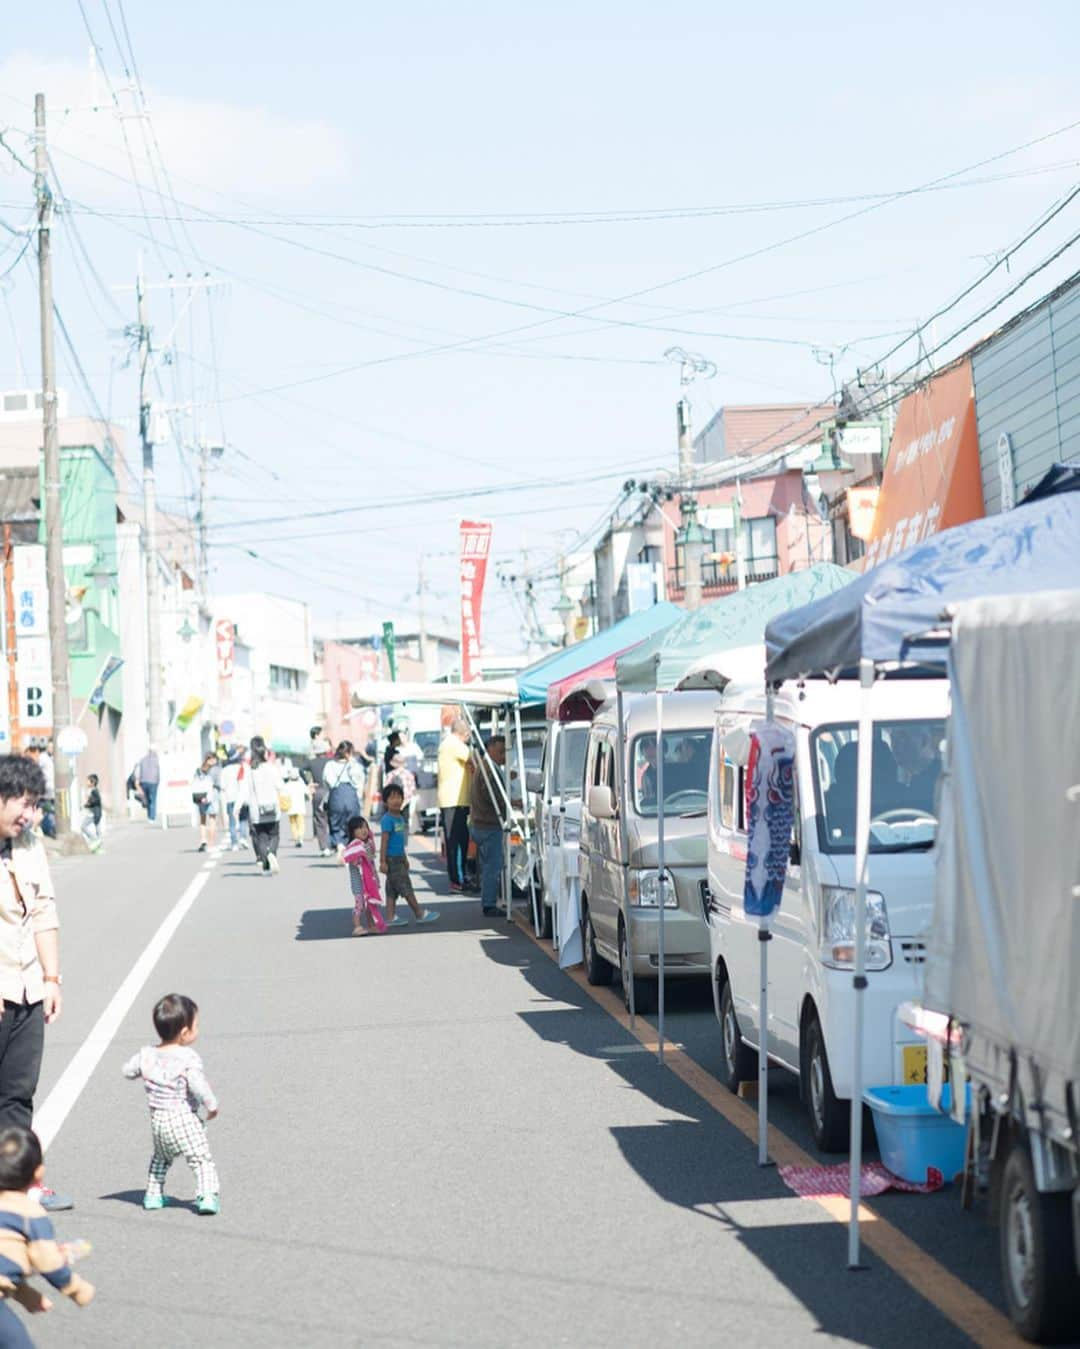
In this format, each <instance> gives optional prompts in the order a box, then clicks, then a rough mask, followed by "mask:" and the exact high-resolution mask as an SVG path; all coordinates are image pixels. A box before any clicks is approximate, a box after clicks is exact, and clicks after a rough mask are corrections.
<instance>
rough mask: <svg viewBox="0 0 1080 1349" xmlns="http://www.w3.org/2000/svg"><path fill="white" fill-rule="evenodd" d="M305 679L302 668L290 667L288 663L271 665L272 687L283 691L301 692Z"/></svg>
mask: <svg viewBox="0 0 1080 1349" xmlns="http://www.w3.org/2000/svg"><path fill="white" fill-rule="evenodd" d="M303 680H304V676H303V674H302V672H301V671H300V670H293V669H290V667H289V666H288V665H271V666H270V687H271V688H272V689H275V690H277V691H279V692H281V693H299V692H300V687H301V684H302V683H303Z"/></svg>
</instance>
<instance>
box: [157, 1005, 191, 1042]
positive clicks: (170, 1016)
mask: <svg viewBox="0 0 1080 1349" xmlns="http://www.w3.org/2000/svg"><path fill="white" fill-rule="evenodd" d="M198 1015H199V1008H198V1005H197V1004H196V1003H195V1002H194V1000H193V999H191V998H188V997H185V996H184V994H183V993H166V994H165V996H164V997H163V998H161V999H160V1000H159V1001H158V1002H157V1004H156V1005H155V1007H154V1029H155V1030H156V1031H157V1033H158V1034H159V1035H160V1036H161V1042H162V1044H166V1045H168V1044H172V1043H173V1041H174V1040H178V1039H179V1038H180V1032H181V1031H183V1030H190V1029H191V1028H192V1026H194V1024H195V1018H196V1017H197V1016H198Z"/></svg>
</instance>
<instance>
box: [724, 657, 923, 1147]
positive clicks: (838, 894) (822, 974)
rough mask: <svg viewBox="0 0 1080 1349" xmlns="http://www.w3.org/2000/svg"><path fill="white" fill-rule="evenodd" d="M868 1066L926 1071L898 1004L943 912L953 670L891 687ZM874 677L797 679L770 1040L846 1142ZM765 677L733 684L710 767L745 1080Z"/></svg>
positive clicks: (879, 729) (880, 761)
mask: <svg viewBox="0 0 1080 1349" xmlns="http://www.w3.org/2000/svg"><path fill="white" fill-rule="evenodd" d="M874 696H875V700H876V702H875V719H876V720H875V727H874V748H873V775H872V792H871V834H870V856H869V887H870V889H869V893H868V896H867V905H868V924H869V926H868V938H869V940H868V945H867V962H866V968H867V980H868V984H867V988H866V990H865V992H864V993H863V995H862V997H863V1008H864V1012H863V1015H864V1018H865V1020H864V1026H865V1029H864V1077H863V1081H864V1082H865V1083H867V1084H868V1085H872V1086H883V1085H892V1084H897V1083H912V1082H922V1081H925V1078H926V1047H925V1045H924V1044H923V1043H922V1042H921V1040H920V1039H919V1037H918V1036H917V1035H915V1034H914V1033H913V1032H912V1031H911V1030H910V1028H908V1027H907V1026H905V1025H904V1024H903V1023H902V1022H901V1021H900V1018H899V1016H898V1009H899V1006H900V1004H901V1003H903V1002H904V1001H905V1000H906V999H909V998H914V997H917V996H918V994H919V990H920V989H921V985H922V973H923V961H924V959H925V953H926V937H927V929H928V927H929V923H930V918H931V913H932V910H933V889H934V864H933V858H932V856H931V851H930V850H931V848H932V846H933V842H934V835H935V830H936V826H937V817H936V814H935V804H934V803H935V787H936V783H937V777H938V774H939V772H940V767H941V749H942V743H943V739H944V733H945V724H946V717H947V715H948V707H949V691H948V682H947V681H946V680H942V679H902V680H900V679H898V680H886V681H882V683H881V684H880V685H879V687H878V688H877V689H876V690H875V695H874ZM858 698H859V690H858V686H857V685H856V684H855V683H854V681H843V680H841V681H839V682H837V683H835V684H832V683H829V682H827V681H825V680H808V681H806V682H805V683H802V684H799V685H798V686H794V685H785V686H783V688H782V690H781V691H780V693H779V694H778V696H777V699H776V702H775V707H774V716H775V719H776V720H777V721H778V722H780V723H781V724H782V725H785V726H787V727H788V728H789V729H790V730H791V731H792V733H793V734H794V737H795V795H796V811H795V827H794V832H793V838H792V847H791V864H790V866H789V868H788V872H787V877H786V880H785V884H784V892H783V899H782V901H781V904H780V908H779V909H778V911H777V913H776V915H775V917H774V920H773V928H772V935H773V940H772V942H771V943H770V945H769V952H768V960H769V990H768V991H769V997H768V1013H769V1024H768V1027H767V1031H766V1033H767V1037H768V1038H767V1041H766V1044H767V1047H768V1053H769V1056H770V1058H771V1059H772V1060H773V1061H774V1062H775V1063H778V1064H780V1065H781V1066H782V1067H784V1068H787V1069H788V1070H789V1071H790V1072H792V1073H795V1074H796V1075H797V1076H798V1078H799V1083H800V1090H801V1093H802V1097H803V1100H804V1101H805V1103H806V1105H807V1107H808V1109H809V1113H810V1122H811V1126H812V1129H813V1134H814V1139H815V1141H816V1143H817V1145H818V1147H819V1148H821V1149H822V1150H823V1151H826V1152H834V1151H839V1150H842V1149H843V1148H844V1147H846V1145H847V1141H848V1134H849V1114H850V1100H851V1092H852V1064H853V1028H854V1013H853V998H854V996H855V995H854V992H853V989H852V966H853V961H854V889H855V856H854V843H855V761H856V756H857V739H858V737H857V716H858V712H857V700H858ZM763 715H764V693H763V691H760V690H759V689H756V688H755V689H745V688H744V689H742V690H739V689H732V690H730V691H727V692H725V695H724V696H723V697H722V698H721V700H720V702H719V704H718V705H717V707H716V713H715V732H714V735H713V740H712V766H711V769H710V774H709V823H708V870H709V879H708V887H709V901H708V913H709V938H710V951H711V970H712V975H713V997H714V1004H715V1009H716V1016H717V1020H718V1021H719V1024H720V1033H721V1050H722V1053H721V1062H722V1076H723V1078H724V1080H725V1082H726V1083H727V1085H728V1086H729V1087H730V1088H731V1089H732V1090H733V1091H734V1090H736V1088H737V1087H738V1085H739V1083H740V1082H741V1081H744V1080H749V1079H752V1078H753V1077H754V1076H755V1075H756V1072H757V1051H758V1045H759V1043H760V1035H761V1018H760V994H759V988H760V967H759V942H758V922H757V919H756V918H754V917H749V918H748V917H747V915H746V913H745V911H744V908H743V886H744V881H745V874H746V853H747V835H746V820H745V761H746V750H747V748H748V746H749V731H750V725H751V723H752V722H753V721H754V720H755V718H759V717H762V716H763Z"/></svg>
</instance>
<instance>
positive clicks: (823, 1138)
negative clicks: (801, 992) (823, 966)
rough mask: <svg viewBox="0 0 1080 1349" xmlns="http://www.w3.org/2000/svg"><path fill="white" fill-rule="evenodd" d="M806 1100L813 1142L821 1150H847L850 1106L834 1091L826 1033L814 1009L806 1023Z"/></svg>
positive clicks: (849, 1134) (849, 1130) (849, 1129)
mask: <svg viewBox="0 0 1080 1349" xmlns="http://www.w3.org/2000/svg"><path fill="white" fill-rule="evenodd" d="M803 1052H804V1054H805V1059H804V1062H805V1071H806V1101H807V1105H808V1106H809V1108H810V1128H811V1130H812V1131H813V1134H814V1142H815V1143H816V1144H817V1145H818V1147H819V1148H820V1149H821V1151H822V1152H844V1151H845V1150H846V1149H847V1146H848V1140H849V1138H850V1136H851V1107H850V1105H849V1103H848V1102H847V1101H841V1100H840V1098H839V1097H838V1096H837V1095H836V1092H834V1091H833V1084H832V1073H831V1072H830V1071H829V1056H828V1054H827V1053H826V1052H825V1036H824V1034H823V1033H822V1030H821V1022H820V1021H819V1020H818V1019H817V1014H816V1013H814V1014H813V1015H812V1016H811V1018H810V1022H809V1024H808V1025H807V1027H806V1042H805V1049H804V1051H803Z"/></svg>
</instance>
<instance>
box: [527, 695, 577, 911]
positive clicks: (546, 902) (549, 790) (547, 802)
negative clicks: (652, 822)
mask: <svg viewBox="0 0 1080 1349" xmlns="http://www.w3.org/2000/svg"><path fill="white" fill-rule="evenodd" d="M591 725H592V722H591V721H558V720H555V721H551V722H549V723H548V733H547V740H546V741H545V743H544V754H543V760H542V762H541V765H540V771H539V772H537V773H535V774H532V773H530V774H529V783H528V786H529V791H530V792H531V793H535V796H536V809H535V814H534V817H533V829H534V831H535V834H536V840H537V848H536V853H537V869H538V872H539V876H538V879H539V882H540V886H539V892H540V901H539V903H540V913H539V916H540V933H539V935H540V936H544V937H550V936H551V933H552V926H553V923H552V914H553V911H554V908H555V905H556V903H557V901H558V896H557V895H556V894H555V893H554V887H555V886H556V885H558V884H559V882H560V879H561V878H564V877H566V876H568V875H570V876H576V875H577V862H576V857H575V854H576V851H577V845H578V839H579V837H580V835H581V792H582V783H583V781H584V778H585V750H586V748H587V746H588V741H589V727H590V726H591ZM560 850H561V857H560V859H559V860H560V861H561V865H556V860H555V853H556V852H559V851H560Z"/></svg>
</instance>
